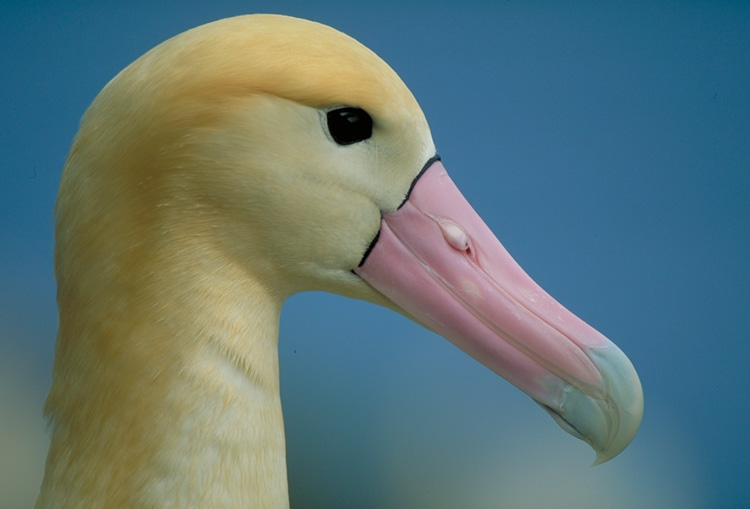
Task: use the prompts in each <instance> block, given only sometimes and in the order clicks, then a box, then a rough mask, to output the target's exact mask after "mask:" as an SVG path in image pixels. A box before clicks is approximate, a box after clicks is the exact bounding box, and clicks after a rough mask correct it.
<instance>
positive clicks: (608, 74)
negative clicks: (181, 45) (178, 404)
mask: <svg viewBox="0 0 750 509" xmlns="http://www.w3.org/2000/svg"><path fill="white" fill-rule="evenodd" d="M253 12H276V13H283V14H290V15H294V16H299V17H304V18H309V19H313V20H316V21H320V22H323V23H326V24H329V25H332V26H334V27H336V28H338V29H340V30H342V31H344V32H346V33H348V34H350V35H352V36H353V37H355V38H357V39H359V40H360V41H361V42H363V43H364V44H365V45H367V46H369V47H370V48H371V49H373V50H374V51H375V52H376V53H378V54H379V55H380V56H381V57H383V58H384V59H385V60H386V61H387V62H389V63H390V65H391V66H392V67H393V68H394V69H395V70H396V71H397V72H398V73H399V74H400V75H401V77H402V78H403V79H404V81H405V82H406V83H407V85H408V86H409V87H410V88H411V90H412V91H413V92H414V95H415V96H416V97H417V99H418V100H419V101H420V104H421V105H422V107H423V109H424V110H425V113H426V115H427V118H428V120H429V121H430V125H431V128H432V132H433V136H434V139H435V142H436V143H437V146H438V150H439V152H440V154H441V155H442V156H443V160H444V163H445V165H446V167H447V168H448V170H449V171H450V173H451V175H452V177H453V179H454V180H455V181H456V183H457V184H458V186H459V188H460V189H461V190H462V191H463V193H464V194H465V195H466V196H467V198H468V199H469V201H470V202H471V203H472V204H473V205H474V207H475V208H476V209H477V211H478V212H479V213H480V215H482V216H483V218H484V219H485V221H486V222H487V223H488V224H489V225H490V227H491V228H492V229H493V230H494V231H495V232H496V233H497V235H498V237H499V238H500V239H501V240H502V241H503V243H504V244H505V245H506V247H507V248H508V250H509V251H510V252H511V254H513V255H514V257H515V258H516V259H517V260H518V261H519V262H520V264H521V265H522V266H523V267H524V268H525V269H526V270H527V272H528V273H529V274H530V275H531V276H532V277H533V278H534V279H535V280H536V281H537V282H539V283H540V284H541V285H542V286H543V287H544V288H545V289H546V290H547V291H548V292H550V293H551V294H552V295H553V296H555V297H556V298H557V299H558V300H560V301H561V302H562V303H563V304H564V305H565V306H567V307H568V308H569V309H571V310H572V311H573V312H574V313H576V314H578V315H579V316H581V317H582V318H583V319H584V320H586V321H588V322H589V323H591V324H592V325H594V326H595V327H596V328H598V329H599V330H601V331H602V332H604V333H605V334H606V335H607V336H609V337H610V338H611V339H612V340H613V341H614V342H615V343H617V344H618V345H619V346H620V347H621V348H622V350H623V351H625V353H626V354H627V355H628V356H629V357H630V359H631V360H632V361H633V364H634V365H635V366H636V368H637V370H638V372H639V374H640V377H641V381H642V383H643V388H644V391H645V396H646V408H645V416H644V420H643V425H642V428H641V430H640V432H639V434H638V436H637V437H636V439H635V441H634V442H633V444H632V445H631V446H630V447H629V448H628V449H627V450H625V452H623V453H622V454H621V455H620V456H619V457H617V458H615V459H614V460H612V461H610V462H609V463H607V464H605V465H602V466H597V467H591V466H590V464H591V462H592V461H593V459H594V453H593V452H592V451H591V450H589V448H588V446H586V445H585V444H584V443H583V442H579V441H577V440H575V439H574V438H572V437H570V436H568V435H567V434H565V433H564V432H562V431H561V430H560V429H558V427H557V425H556V424H555V423H554V422H553V421H552V420H551V419H550V418H549V417H548V416H547V415H546V414H545V413H544V412H543V411H541V409H539V408H538V407H537V405H535V404H534V403H533V402H532V401H531V400H530V399H529V398H527V397H526V396H525V395H523V394H522V393H520V392H519V391H517V390H516V389H514V388H513V387H512V386H510V385H509V384H508V383H507V382H505V381H504V380H502V379H499V378H498V377H496V376H495V375H493V374H492V373H491V372H489V371H488V370H487V369H485V368H484V367H482V366H481V365H479V364H477V363H476V362H474V361H473V360H471V359H470V358H469V357H467V356H466V355H465V354H463V353H462V352H460V351H459V350H457V349H456V348H455V347H453V346H452V345H451V344H449V343H448V342H447V341H445V340H443V339H441V338H440V337H438V336H435V335H434V334H432V333H430V332H428V331H426V330H423V329H421V328H420V327H419V326H417V325H415V324H413V323H410V322H409V321H407V320H406V319H404V318H403V317H401V316H398V315H396V314H394V313H391V312H389V311H387V310H384V309H379V308H377V307H375V306H372V305H369V304H365V303H361V302H354V301H349V300H346V299H343V298H340V297H336V296H331V295H325V294H320V293H312V294H303V295H299V296H296V297H294V298H292V299H291V300H290V301H289V302H288V303H287V304H286V306H285V309H284V313H283V315H282V327H281V339H280V346H279V348H280V350H281V363H282V390H283V402H284V412H285V418H286V433H287V437H288V445H287V447H288V458H289V479H290V491H291V496H292V503H293V505H294V507H373V508H374V507H394V508H402V507H403V508H419V507H429V508H441V507H444V508H450V507H462V508H487V507H499V506H506V507H556V508H560V507H570V508H589V507H591V508H593V507H609V508H618V507H622V508H627V507H641V508H647V507H658V508H667V507H679V508H689V507H737V506H741V505H744V504H747V503H750V482H748V481H749V480H750V465H749V464H748V462H749V460H748V458H749V457H750V438H749V436H748V435H749V434H748V426H750V397H749V396H748V394H750V392H748V391H749V390H750V370H749V369H748V359H749V358H750V346H749V343H748V335H747V331H748V326H749V325H750V316H749V313H748V309H747V304H748V300H749V299H750V270H748V260H750V224H749V220H750V4H748V3H747V2H721V1H710V2H692V1H685V2H676V1H675V2H572V3H568V4H567V5H566V6H564V7H563V6H561V5H558V4H556V5H554V6H553V5H548V4H547V3H542V2H533V1H532V2H526V1H516V0H510V1H504V2H500V1H498V2H489V1H487V2H480V1H475V2H471V1H469V2H456V3H446V2H440V1H419V2H403V1H395V0H394V1H388V2H376V1H373V2H367V3H358V2H339V1H331V2H328V1H323V0H320V1H317V2H303V1H285V0H275V1H272V2H271V1H250V0H246V1H224V0H214V1H212V2H196V1H191V0H182V1H180V2H145V1H139V0H134V1H130V2H111V1H98V2H93V1H92V2H73V1H55V2H20V1H18V2H14V1H12V0H11V1H6V2H3V3H2V6H0V42H1V47H2V52H1V53H0V68H2V78H0V111H2V114H1V115H0V122H1V123H2V127H0V133H1V136H0V153H2V163H1V164H2V166H1V167H0V507H2V508H15V507H19V508H21V507H30V506H31V505H32V504H33V500H34V498H35V495H36V492H37V489H38V485H39V482H40V480H41V477H42V472H43V467H44V457H45V453H46V447H47V440H48V439H47V435H46V431H45V423H44V420H43V417H42V410H41V408H42V404H43V400H44V397H45V393H46V391H47V390H48V388H49V384H50V369H51V364H52V359H53V353H54V340H55V331H56V321H57V317H56V307H55V285H54V279H53V275H52V261H51V260H52V208H53V204H54V201H55V193H56V188H57V184H58V179H59V176H60V171H61V168H62V166H63V163H64V160H65V157H66V154H67V150H68V148H69V146H70V143H71V141H72V138H73V135H74V134H75V132H76V129H77V124H78V121H79V118H80V117H81V115H82V114H83V112H84V110H85V109H86V107H87V106H88V104H89V103H90V102H91V101H92V99H93V98H94V96H95V95H96V94H97V92H98V91H99V90H100V89H101V88H102V87H103V86H104V85H105V84H106V83H107V81H108V80H109V79H111V78H112V77H113V76H114V75H115V74H116V73H117V72H118V71H120V70H121V69H122V68H123V67H125V66H126V65H127V64H129V63H130V62H131V61H133V60H134V59H136V58H137V57H138V56H140V55H141V54H142V53H144V52H145V51H147V50H148V49H150V48H151V47H153V46H155V45H156V44H158V43H160V42H161V41H163V40H165V39H166V38H168V37H171V36H173V35H175V34H177V33H179V32H182V31H184V30H186V29H188V28H191V27H193V26H196V25H199V24H203V23H206V22H209V21H213V20H215V19H218V18H222V17H226V16H232V15H237V14H243V13H253Z"/></svg>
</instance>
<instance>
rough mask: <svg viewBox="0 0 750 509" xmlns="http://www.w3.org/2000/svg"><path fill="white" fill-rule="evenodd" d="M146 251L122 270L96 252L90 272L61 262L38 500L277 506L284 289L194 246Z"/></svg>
mask: <svg viewBox="0 0 750 509" xmlns="http://www.w3.org/2000/svg"><path fill="white" fill-rule="evenodd" d="M149 256H151V258H150V259H149V260H148V261H146V260H140V261H138V260H135V261H133V260H131V262H133V263H129V264H127V266H128V270H123V268H122V264H117V263H115V264H112V266H109V267H108V266H104V265H102V264H104V263H108V262H106V261H100V262H99V261H98V262H97V264H98V266H96V267H94V269H93V272H95V273H99V274H104V275H106V276H107V277H100V278H98V279H97V278H92V277H88V276H86V274H89V273H91V272H92V271H90V270H89V271H87V270H86V269H85V268H81V267H74V266H69V267H64V269H65V270H64V272H65V273H66V274H74V275H77V276H78V277H75V278H74V277H71V278H70V280H69V281H68V279H67V278H66V277H59V276H60V274H59V273H60V272H61V271H60V267H58V284H59V294H58V300H59V301H60V329H59V334H58V344H57V351H56V357H55V366H54V370H53V385H52V389H51V390H50V394H49V397H48V399H47V405H46V410H47V413H48V415H49V418H50V421H51V426H52V442H51V446H50V451H49V455H48V458H47V467H46V472H45V477H44V481H43V483H42V488H41V493H40V496H39V499H38V501H37V507H120V506H123V507H156V506H159V507H189V506H191V507H192V506H195V507H283V506H286V505H288V494H287V480H286V460H285V446H284V429H283V420H282V413H281V403H280V393H279V370H278V354H277V341H278V320H279V313H280V309H281V302H282V301H283V299H281V298H279V297H278V296H276V295H273V293H272V292H269V291H266V289H265V287H264V286H263V285H262V284H260V283H259V282H258V281H257V280H256V279H254V278H253V277H252V276H251V275H250V274H248V273H247V270H246V269H245V268H242V267H239V266H235V265H233V264H232V263H231V262H229V261H228V260H226V259H223V258H222V257H220V256H213V255H211V253H210V252H206V251H205V250H202V251H201V256H193V257H188V256H184V257H180V256H178V257H171V258H169V259H166V258H165V257H161V259H160V258H159V257H158V256H154V254H153V253H149ZM83 263H86V262H85V261H84V262H83ZM134 267H137V268H138V269H137V270H135V269H134ZM84 272H85V273H86V274H84ZM125 276H127V277H125Z"/></svg>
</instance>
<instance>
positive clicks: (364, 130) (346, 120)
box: [327, 106, 372, 145]
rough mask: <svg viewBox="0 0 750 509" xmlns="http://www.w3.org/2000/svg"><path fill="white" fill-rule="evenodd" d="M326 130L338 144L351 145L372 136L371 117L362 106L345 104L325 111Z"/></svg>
mask: <svg viewBox="0 0 750 509" xmlns="http://www.w3.org/2000/svg"><path fill="white" fill-rule="evenodd" d="M327 119H328V132H329V133H331V137H332V138H333V141H335V142H336V143H338V144H339V145H351V144H352V143H357V142H359V141H363V140H366V139H368V138H369V137H370V136H372V118H371V117H370V115H368V114H367V112H366V111H365V110H363V109H362V108H354V107H351V106H346V107H344V108H336V109H335V110H331V111H329V112H328V113H327Z"/></svg>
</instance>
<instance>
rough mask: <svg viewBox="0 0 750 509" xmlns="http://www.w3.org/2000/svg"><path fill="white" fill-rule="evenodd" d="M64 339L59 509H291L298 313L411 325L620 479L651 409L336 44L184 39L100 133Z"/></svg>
mask: <svg viewBox="0 0 750 509" xmlns="http://www.w3.org/2000/svg"><path fill="white" fill-rule="evenodd" d="M56 220H57V222H56V229H55V239H56V248H55V273H56V277H57V282H58V303H59V310H60V325H59V332H58V338H57V347H56V353H55V362H54V368H53V382H52V388H51V390H50V393H49V396H48V399H47V404H46V411H47V414H48V416H49V419H50V423H51V429H52V441H51V445H50V450H49V455H48V458H47V466H46V471H45V476H44V480H43V483H42V487H41V492H40V495H39V499H38V501H37V507H156V506H158V507H187V506H195V507H284V506H287V505H288V503H289V499H288V492H287V480H286V479H287V477H286V460H285V443H284V428H283V420H282V412H281V401H280V393H279V367H278V353H277V342H278V328H279V316H280V311H281V306H282V304H283V302H284V300H285V299H286V298H287V297H289V296H290V295H292V294H294V293H297V292H301V291H306V290H327V291H331V292H335V293H339V294H342V295H346V296H350V297H354V298H359V299H364V300H368V301H371V302H374V303H377V304H380V305H384V306H388V307H391V308H393V309H395V310H397V311H399V312H401V313H403V314H405V315H407V316H409V317H411V318H413V319H414V320H416V321H418V322H419V323H421V324H423V325H425V326H427V327H428V328H430V329H432V330H434V331H436V332H438V333H439V334H441V335H443V336H444V337H446V338H447V339H449V340H450V341H452V342H454V343H455V344H456V345H458V346H459V347H460V348H462V349H464V350H465V351H466V352H467V353H469V354H470V355H472V356H473V357H475V358H476V359H477V360H479V361H480V362H482V363H483V364H485V365H486V366H488V367H489V368H490V369H492V370H493V371H495V372H496V373H498V374H499V375H501V376H503V377H504V378H506V379H508V380H509V381H510V382H511V383H513V384H514V385H516V386H517V387H518V388H520V389H521V390H523V391H525V392H526V393H527V394H529V395H530V396H531V397H532V398H533V399H534V400H535V401H537V402H538V403H539V404H540V405H542V406H543V407H544V408H545V410H547V411H548V412H549V413H550V414H551V415H552V416H553V417H554V418H555V419H556V420H557V421H558V423H560V424H561V426H562V427H563V428H564V429H566V430H567V431H569V432H570V433H572V434H573V435H575V436H577V437H579V438H581V439H583V440H585V441H587V442H588V443H589V444H590V445H591V446H592V447H593V448H594V449H595V450H596V452H597V454H598V457H599V460H600V461H605V460H607V459H610V458H611V457H613V456H615V455H616V454H618V453H619V452H620V451H621V450H622V449H624V448H625V447H626V446H627V444H628V443H629V442H630V440H631V439H632V438H633V436H634V434H635V432H636V430H637V428H638V425H639V423H640V419H641V414H642V405H643V400H642V392H641V388H640V383H639V381H638V377H637V375H636V374H635V371H634V369H633V367H632V365H631V364H630V362H629V361H628V359H627V358H626V357H625V356H624V355H623V354H622V352H621V351H620V350H619V349H618V348H617V347H616V346H614V344H612V343H611V342H610V341H609V340H607V339H606V338H605V337H604V336H602V335H601V334H600V333H598V332H597V331H595V330H594V329H592V328H591V327H589V326H588V325H586V324H585V323H584V322H582V321H580V320H579V319H578V318H576V317H575V316H573V315H572V314H571V313H570V312H569V311H567V310H566V309H565V308H563V307H562V306H560V305H559V304H558V303H557V302H555V301H554V300H553V299H552V298H551V297H550V296H549V295H547V294H546V293H545V292H544V291H543V290H542V289H541V288H539V287H538V286H536V285H535V284H534V283H533V281H531V279H530V278H528V276H527V275H526V274H525V273H523V271H522V270H521V269H520V267H518V265H517V264H515V262H514V261H513V260H512V258H510V256H509V255H508V254H507V252H506V251H505V250H504V248H503V247H502V245H501V244H500V242H499V241H498V240H497V239H496V238H495V237H494V235H492V234H491V232H490V231H489V229H488V228H487V227H486V226H485V225H484V223H483V222H482V221H481V219H479V217H478V216H477V215H476V213H475V212H474V211H473V210H472V209H471V207H470V206H469V204H468V203H467V202H466V201H465V200H464V199H463V197H462V196H461V195H460V193H459V192H458V190H457V189H455V186H454V185H453V183H452V181H451V180H450V178H449V177H448V174H447V173H446V171H445V168H444V167H443V165H442V162H441V161H440V158H439V157H437V156H436V151H435V146H434V144H433V141H432V138H431V135H430V131H429V127H428V125H427V122H426V120H425V117H424V115H423V113H422V111H421V109H420V108H419V106H418V104H417V102H416V100H415V99H414V97H413V96H412V94H411V93H410V92H409V90H408V89H407V87H406V86H405V85H404V84H403V82H402V81H401V80H400V79H399V77H398V76H397V75H396V74H395V73H394V71H393V70H391V68H390V67H388V65H387V64H385V63H384V62H383V61H382V60H380V59H379V58H378V57H377V56H376V55H375V54H374V53H372V52H371V51H370V50H368V49H367V48H365V47H364V46H362V45H361V44H359V43H358V42H356V41H354V40H353V39H351V38H350V37H348V36H346V35H344V34H342V33H340V32H338V31H336V30H334V29H332V28H329V27H326V26H324V25H320V24H317V23H313V22H310V21H305V20H300V19H295V18H290V17H284V16H274V15H252V16H240V17H236V18H230V19H225V20H221V21H217V22H214V23H210V24H207V25H204V26H201V27H198V28H195V29H193V30H190V31H188V32H185V33H183V34H181V35H178V36H176V37H174V38H172V39H170V40H168V41H166V42H164V43H163V44H161V45H159V46H157V47H156V48H154V49H153V50H151V51H149V52H148V53H146V54H145V55H143V56H142V57H141V58H139V59H138V60H136V61H135V62H134V63H132V64H131V65H130V66H128V67H127V68H126V69H125V70H123V71H122V72H121V73H120V74H118V75H117V76H116V77H115V78H114V79H113V80H112V81H111V82H110V83H109V84H107V86H106V87H105V88H104V89H103V90H102V91H101V93H100V94H99V95H98V96H97V97H96V99H95V100H94V102H93V103H92V105H91V107H90V108H89V109H88V111H87V112H86V114H85V115H84V117H83V121H82V123H81V127H80V130H79V132H78V134H77V135H76V137H75V140H74V142H73V147H72V148H71V151H70V155H69V157H68V160H67V162H66V165H65V168H64V170H63V175H62V179H61V184H60V191H59V196H58V202H57V208H56Z"/></svg>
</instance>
